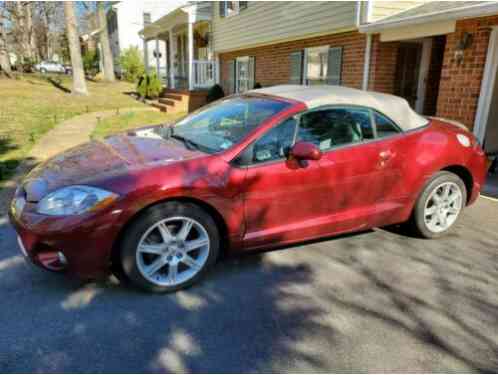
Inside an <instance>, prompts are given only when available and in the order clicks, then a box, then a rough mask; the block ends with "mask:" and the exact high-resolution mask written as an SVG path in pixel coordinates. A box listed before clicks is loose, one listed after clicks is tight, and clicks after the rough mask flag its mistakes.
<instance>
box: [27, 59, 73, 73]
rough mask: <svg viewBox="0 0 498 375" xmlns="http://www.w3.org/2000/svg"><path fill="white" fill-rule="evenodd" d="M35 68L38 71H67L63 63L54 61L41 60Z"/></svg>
mask: <svg viewBox="0 0 498 375" xmlns="http://www.w3.org/2000/svg"><path fill="white" fill-rule="evenodd" d="M35 70H36V71H38V72H40V73H43V74H45V73H64V74H66V73H67V69H66V67H64V65H62V64H60V63H58V62H55V61H42V62H41V63H39V64H36V65H35Z"/></svg>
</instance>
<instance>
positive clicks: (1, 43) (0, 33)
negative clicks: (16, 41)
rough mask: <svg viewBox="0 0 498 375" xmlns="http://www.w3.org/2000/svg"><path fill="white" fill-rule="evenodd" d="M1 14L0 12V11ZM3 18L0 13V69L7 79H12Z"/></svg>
mask: <svg viewBox="0 0 498 375" xmlns="http://www.w3.org/2000/svg"><path fill="white" fill-rule="evenodd" d="M0 12H1V10H0ZM3 25H4V18H3V15H2V14H1V13H0V69H2V72H3V74H5V75H6V76H7V77H9V78H11V77H12V70H11V67H10V57H9V52H8V50H7V39H6V34H5V28H4V26H3Z"/></svg>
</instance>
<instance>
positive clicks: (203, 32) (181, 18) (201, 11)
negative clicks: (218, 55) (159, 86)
mask: <svg viewBox="0 0 498 375" xmlns="http://www.w3.org/2000/svg"><path fill="white" fill-rule="evenodd" d="M211 7H212V4H211V3H199V4H191V5H187V6H184V7H180V8H178V9H176V10H174V11H173V12H171V13H169V14H167V15H166V16H164V17H162V18H160V19H159V20H157V21H156V22H154V23H150V24H148V25H147V26H146V27H145V28H144V29H143V30H142V31H141V36H142V38H143V40H144V57H145V58H144V61H145V65H146V66H145V68H146V70H147V72H151V71H156V72H157V75H158V77H160V79H161V81H162V82H163V84H164V86H165V88H167V89H175V90H182V91H185V90H187V91H198V90H206V89H208V88H210V87H211V86H213V85H214V84H215V82H216V64H215V61H214V58H213V49H212V42H211V14H212V12H211ZM151 57H152V59H151Z"/></svg>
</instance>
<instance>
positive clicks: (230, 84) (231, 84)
mask: <svg viewBox="0 0 498 375" xmlns="http://www.w3.org/2000/svg"><path fill="white" fill-rule="evenodd" d="M227 88H228V94H229V95H230V94H233V93H234V92H235V60H230V61H229V62H228V79H227Z"/></svg>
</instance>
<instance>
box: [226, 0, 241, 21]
mask: <svg viewBox="0 0 498 375" xmlns="http://www.w3.org/2000/svg"><path fill="white" fill-rule="evenodd" d="M228 3H233V5H234V7H233V10H232V9H229V8H228ZM223 5H224V7H225V17H226V18H228V17H233V16H236V15H237V14H239V13H240V7H239V2H238V1H224V2H223Z"/></svg>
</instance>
